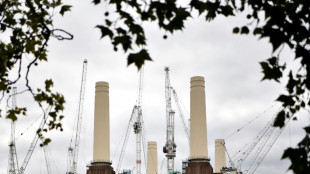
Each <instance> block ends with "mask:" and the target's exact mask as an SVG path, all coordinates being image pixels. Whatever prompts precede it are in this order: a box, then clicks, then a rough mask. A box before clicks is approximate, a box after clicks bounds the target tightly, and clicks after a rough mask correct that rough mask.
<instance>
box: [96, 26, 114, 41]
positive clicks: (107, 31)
mask: <svg viewBox="0 0 310 174" xmlns="http://www.w3.org/2000/svg"><path fill="white" fill-rule="evenodd" d="M95 28H99V29H100V31H101V39H102V38H104V37H105V36H109V37H110V39H112V38H113V35H114V34H113V32H112V31H111V30H110V29H109V28H107V27H105V26H103V25H97V26H96V27H95Z"/></svg>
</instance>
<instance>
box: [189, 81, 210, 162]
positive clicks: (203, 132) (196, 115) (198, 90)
mask: <svg viewBox="0 0 310 174" xmlns="http://www.w3.org/2000/svg"><path fill="white" fill-rule="evenodd" d="M190 120H191V121H190V158H197V157H199V158H206V159H207V158H208V146H207V122H206V100H205V81H204V78H203V77H200V76H196V77H192V78H191V93H190Z"/></svg>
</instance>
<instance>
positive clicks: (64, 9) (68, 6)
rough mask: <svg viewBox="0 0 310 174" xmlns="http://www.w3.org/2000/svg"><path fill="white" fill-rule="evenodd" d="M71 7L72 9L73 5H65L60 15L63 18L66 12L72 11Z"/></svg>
mask: <svg viewBox="0 0 310 174" xmlns="http://www.w3.org/2000/svg"><path fill="white" fill-rule="evenodd" d="M71 7H72V6H71V5H63V6H62V7H61V10H60V12H59V13H60V14H61V15H62V16H63V15H64V14H65V12H67V11H70V10H71Z"/></svg>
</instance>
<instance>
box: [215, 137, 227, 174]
mask: <svg viewBox="0 0 310 174" xmlns="http://www.w3.org/2000/svg"><path fill="white" fill-rule="evenodd" d="M223 142H224V139H216V140H215V173H220V172H221V169H222V167H226V156H225V148H224V145H223V144H222V143H223Z"/></svg>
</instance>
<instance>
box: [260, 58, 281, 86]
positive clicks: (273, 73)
mask: <svg viewBox="0 0 310 174" xmlns="http://www.w3.org/2000/svg"><path fill="white" fill-rule="evenodd" d="M273 61H274V60H273V58H271V59H268V60H267V62H260V65H261V67H262V69H263V74H264V77H263V79H262V80H266V79H267V80H275V81H276V82H280V81H279V79H280V78H281V77H282V71H283V70H284V69H285V66H284V65H283V66H278V64H277V62H276V63H274V62H273Z"/></svg>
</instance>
